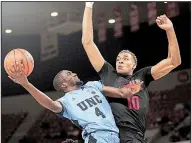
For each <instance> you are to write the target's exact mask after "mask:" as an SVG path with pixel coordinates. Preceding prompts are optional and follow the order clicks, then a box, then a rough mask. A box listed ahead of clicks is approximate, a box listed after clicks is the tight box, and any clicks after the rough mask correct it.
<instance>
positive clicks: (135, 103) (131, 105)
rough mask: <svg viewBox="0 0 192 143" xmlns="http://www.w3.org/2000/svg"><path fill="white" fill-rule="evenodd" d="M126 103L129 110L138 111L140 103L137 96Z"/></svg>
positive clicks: (128, 99)
mask: <svg viewBox="0 0 192 143" xmlns="http://www.w3.org/2000/svg"><path fill="white" fill-rule="evenodd" d="M127 101H128V107H129V109H133V110H139V109H140V103H139V97H138V96H132V97H129V98H127Z"/></svg>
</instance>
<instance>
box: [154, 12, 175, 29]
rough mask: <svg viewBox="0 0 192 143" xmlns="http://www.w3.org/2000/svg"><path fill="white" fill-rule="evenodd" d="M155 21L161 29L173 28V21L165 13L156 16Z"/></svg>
mask: <svg viewBox="0 0 192 143" xmlns="http://www.w3.org/2000/svg"><path fill="white" fill-rule="evenodd" d="M156 23H157V25H158V26H159V27H160V28H161V29H163V30H166V31H167V30H171V29H173V23H172V22H171V20H170V19H169V18H168V17H167V16H166V15H165V14H164V15H161V16H158V17H157V19H156Z"/></svg>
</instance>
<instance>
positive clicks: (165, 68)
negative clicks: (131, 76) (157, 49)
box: [151, 15, 181, 80]
mask: <svg viewBox="0 0 192 143" xmlns="http://www.w3.org/2000/svg"><path fill="white" fill-rule="evenodd" d="M156 23H157V25H158V26H159V27H160V28H161V29H163V30H165V31H166V34H167V38H168V43H169V46H168V48H169V49H168V57H167V58H166V59H163V60H162V61H160V62H159V63H158V64H156V65H155V66H153V67H152V69H151V74H152V76H153V78H154V79H155V80H156V79H159V78H161V77H163V76H165V75H166V74H168V73H169V72H170V71H171V70H173V69H175V68H176V67H178V66H179V65H180V64H181V56H180V50H179V45H178V42H177V37H176V34H175V31H174V27H173V24H172V22H171V21H170V19H169V18H167V16H166V15H162V16H158V17H157V19H156Z"/></svg>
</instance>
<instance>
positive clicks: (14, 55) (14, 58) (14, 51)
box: [13, 50, 16, 70]
mask: <svg viewBox="0 0 192 143" xmlns="http://www.w3.org/2000/svg"><path fill="white" fill-rule="evenodd" d="M13 53H14V59H15V67H16V58H15V50H13ZM15 70H16V68H15Z"/></svg>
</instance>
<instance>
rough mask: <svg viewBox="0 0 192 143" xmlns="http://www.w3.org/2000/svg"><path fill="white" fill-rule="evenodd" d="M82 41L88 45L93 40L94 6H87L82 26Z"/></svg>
mask: <svg viewBox="0 0 192 143" xmlns="http://www.w3.org/2000/svg"><path fill="white" fill-rule="evenodd" d="M82 29H83V31H82V43H83V44H84V45H88V44H90V43H91V42H93V22H92V8H90V7H87V6H86V7H85V10H84V15H83V27H82Z"/></svg>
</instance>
